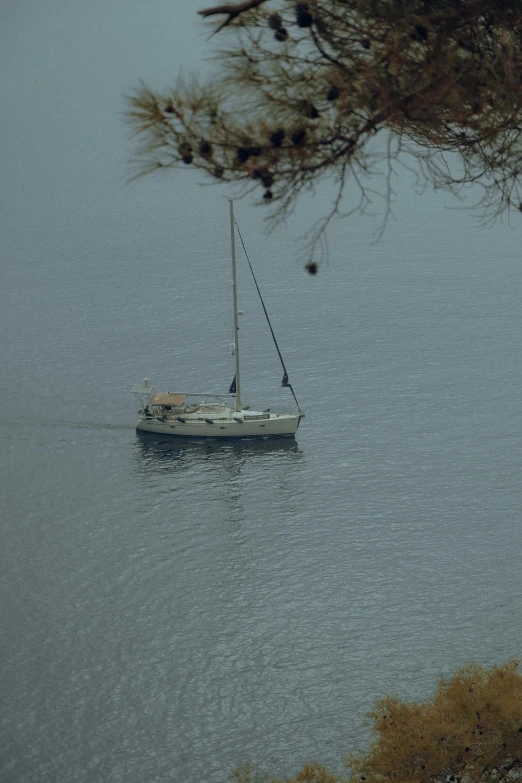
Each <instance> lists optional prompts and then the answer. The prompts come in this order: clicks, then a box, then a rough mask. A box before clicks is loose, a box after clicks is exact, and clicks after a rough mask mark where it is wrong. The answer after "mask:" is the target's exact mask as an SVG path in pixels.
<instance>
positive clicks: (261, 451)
mask: <svg viewBox="0 0 522 783" xmlns="http://www.w3.org/2000/svg"><path fill="white" fill-rule="evenodd" d="M136 440H137V444H138V445H139V447H140V455H141V457H143V458H145V459H146V461H147V462H150V461H153V462H155V463H156V464H163V463H165V462H167V463H168V462H173V461H178V460H183V459H184V458H186V459H187V460H188V461H189V462H193V461H194V460H198V459H203V460H207V459H210V460H212V458H214V457H224V456H227V455H236V456H237V457H241V458H248V457H252V458H256V457H257V458H259V457H266V456H284V455H294V456H295V457H297V458H300V457H301V456H302V451H301V449H300V448H299V445H298V443H297V442H296V440H295V439H294V438H266V439H260V438H252V440H247V439H240V440H239V439H230V440H217V439H211V438H201V439H196V438H180V437H176V438H172V437H170V436H169V435H164V436H161V435H155V434H154V433H150V432H139V431H137V432H136Z"/></svg>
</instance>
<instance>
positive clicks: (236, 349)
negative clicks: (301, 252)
mask: <svg viewBox="0 0 522 783" xmlns="http://www.w3.org/2000/svg"><path fill="white" fill-rule="evenodd" d="M228 202H229V204H230V241H231V243H232V293H233V295H234V354H235V357H236V411H240V410H241V407H242V406H241V385H240V381H239V325H238V322H237V319H238V314H237V281H236V235H235V228H234V200H233V199H231V198H229V200H228Z"/></svg>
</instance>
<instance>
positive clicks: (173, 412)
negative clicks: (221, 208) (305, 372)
mask: <svg viewBox="0 0 522 783" xmlns="http://www.w3.org/2000/svg"><path fill="white" fill-rule="evenodd" d="M229 204H230V238H231V249H232V294H233V307H234V355H235V359H236V372H235V376H234V379H233V381H232V383H231V385H230V388H229V390H228V393H226V394H219V393H218V394H209V393H197V392H170V391H156V390H155V389H154V387H153V384H152V383H151V381H150V380H149V379H148V378H145V379H144V380H143V383H141V384H136V385H135V386H133V388H132V389H131V391H132V393H133V394H134V395H136V397H137V398H138V400H139V403H140V410H139V420H138V424H137V427H136V429H137V430H139V431H141V432H153V433H156V434H160V435H174V436H178V437H185V438H187V437H189V438H267V437H294V436H295V433H296V432H297V429H298V427H299V424H300V422H301V419H302V418H303V417H304V413H303V411H302V410H301V408H300V407H299V403H298V401H297V397H296V395H295V392H294V389H293V387H292V384H291V383H290V381H289V379H288V372H287V370H286V367H285V363H284V361H283V357H282V355H281V351H280V350H279V346H278V344H277V340H276V338H275V334H274V330H273V329H272V325H271V323H270V319H269V317H268V313H267V310H266V307H265V304H264V302H263V298H262V296H261V291H260V290H259V286H258V284H257V280H256V277H255V275H254V270H253V269H252V265H251V263H250V260H249V258H248V254H247V253H246V249H245V245H244V243H243V239H242V237H241V233H240V232H239V228H238V226H237V224H236V221H235V219H234V202H233V199H229ZM236 229H237V232H238V234H239V237H240V239H241V244H242V245H243V249H244V250H245V255H246V258H247V261H248V265H249V267H250V271H251V273H252V277H253V279H254V283H255V286H256V289H257V292H258V294H259V298H260V300H261V304H262V307H263V311H264V313H265V316H266V319H267V321H268V325H269V328H270V332H271V334H272V338H273V340H274V343H275V347H276V350H277V353H278V355H279V359H280V361H281V365H282V368H283V380H282V382H281V385H282V386H285V387H287V388H288V389H289V390H290V392H291V394H292V396H293V398H294V401H295V405H296V409H295V410H293V411H287V412H284V411H275V410H272V409H270V408H266V409H260V410H252V409H251V408H250V407H249V406H243V403H242V400H241V375H240V362H239V327H238V316H239V315H240V312H239V310H238V305H237V280H236V242H235V239H236Z"/></svg>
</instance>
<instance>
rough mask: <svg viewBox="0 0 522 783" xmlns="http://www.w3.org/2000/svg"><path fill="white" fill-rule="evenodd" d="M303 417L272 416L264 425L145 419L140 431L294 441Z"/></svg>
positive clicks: (192, 435) (204, 436) (142, 419)
mask: <svg viewBox="0 0 522 783" xmlns="http://www.w3.org/2000/svg"><path fill="white" fill-rule="evenodd" d="M300 419H301V416H299V415H294V414H279V415H277V414H276V415H271V416H270V418H267V419H263V420H261V421H259V420H255V421H248V420H243V421H237V420H234V419H226V420H223V419H221V420H217V421H215V422H214V424H209V423H207V422H206V421H205V420H194V421H190V420H189V419H188V418H187V419H186V420H185V421H184V422H180V421H177V420H174V421H172V420H170V421H169V420H168V419H167V420H166V421H162V420H161V419H152V418H141V419H140V421H139V422H138V424H137V427H136V429H137V430H139V431H141V432H153V433H156V434H158V435H174V436H178V437H183V438H268V437H285V436H290V437H292V436H293V435H295V433H296V432H297V428H298V426H299V421H300Z"/></svg>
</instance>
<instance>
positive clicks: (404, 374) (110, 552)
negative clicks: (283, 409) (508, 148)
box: [0, 179, 522, 783]
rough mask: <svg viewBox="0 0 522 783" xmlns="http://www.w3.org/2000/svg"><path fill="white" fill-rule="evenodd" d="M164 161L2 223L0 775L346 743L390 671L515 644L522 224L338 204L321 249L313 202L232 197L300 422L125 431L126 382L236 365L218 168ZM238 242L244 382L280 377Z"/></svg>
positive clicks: (101, 773) (421, 675)
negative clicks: (391, 213)
mask: <svg viewBox="0 0 522 783" xmlns="http://www.w3.org/2000/svg"><path fill="white" fill-rule="evenodd" d="M186 182H187V183H189V180H188V179H187V180H186ZM182 184H183V181H182ZM158 187H159V188H160V191H161V188H164V190H163V191H161V192H162V193H164V195H165V199H164V202H163V203H164V206H163V207H162V209H163V212H162V211H161V209H159V211H158V207H157V203H156V204H155V207H154V209H155V211H154V213H153V212H152V209H149V212H147V205H146V198H145V196H144V194H143V192H142V191H140V189H139V188H138V189H131V190H130V191H125V190H124V191H123V193H124V195H123V196H122V199H123V200H122V206H121V211H120V212H118V213H112V214H108V215H104V214H100V215H98V217H97V218H96V219H89V220H86V222H85V225H82V224H76V225H74V226H71V227H70V229H69V230H67V228H66V227H62V230H61V231H59V232H58V231H45V230H44V227H42V226H39V225H37V224H36V225H33V226H32V231H29V230H28V231H26V232H23V231H13V232H12V233H11V243H10V245H8V247H6V248H4V253H3V284H2V287H1V290H0V304H1V306H0V329H1V333H2V336H3V340H2V357H1V366H2V374H1V379H0V389H1V404H2V407H1V415H0V428H1V438H2V440H1V444H2V446H1V461H0V470H1V484H0V486H1V489H0V491H1V507H2V514H3V516H2V526H1V547H0V564H1V567H0V583H1V594H2V602H1V609H0V612H1V624H0V627H1V634H0V653H1V661H2V672H1V693H2V711H1V712H2V714H1V717H0V749H1V753H0V780H1V781H2V783H36V781H42V780H48V781H52V782H53V783H71V782H72V781H78V782H81V783H97V782H98V781H100V782H102V781H103V783H120V781H121V782H123V781H133V783H141V782H142V781H143V783H145V781H147V783H150V782H151V781H158V783H159V782H160V781H161V783H163V781H165V782H166V781H184V783H201V782H202V781H205V783H218V782H221V781H226V780H228V779H229V778H230V775H231V773H232V771H233V769H234V767H236V766H238V765H240V764H241V763H243V762H245V761H246V760H251V762H252V763H253V764H255V765H257V766H258V767H259V768H260V769H261V770H262V771H265V772H267V773H270V774H272V775H276V774H277V775H283V774H290V773H291V772H292V771H294V772H295V771H296V770H297V768H298V767H299V765H300V764H302V763H304V762H305V761H306V760H309V759H316V760H318V761H320V762H323V763H326V764H328V765H330V766H331V768H332V769H336V770H339V769H340V768H341V765H342V759H343V757H344V756H345V754H346V753H348V752H349V751H350V750H353V749H355V748H363V747H365V746H366V744H367V743H368V741H369V738H370V730H369V725H368V721H367V718H366V714H367V712H368V711H369V710H370V708H371V706H372V704H373V702H374V700H375V699H376V698H378V697H379V696H382V695H384V694H389V693H391V694H396V695H399V696H401V697H405V698H410V699H420V698H423V697H426V696H427V695H429V693H430V692H431V691H432V689H433V686H434V684H435V682H436V680H437V679H438V678H439V677H440V676H443V675H448V674H450V673H451V671H453V670H454V669H455V668H456V667H459V666H461V665H464V664H465V663H466V662H468V661H470V660H472V659H474V660H477V661H479V662H480V663H484V664H492V663H501V662H504V661H506V660H509V659H511V658H513V657H517V656H519V655H520V651H521V633H522V623H521V613H522V592H521V587H522V577H521V572H520V549H521V545H522V528H521V510H522V504H521V491H520V468H521V465H522V441H521V431H522V406H521V403H522V395H521V389H522V365H521V362H520V355H521V353H522V318H521V315H522V310H521V308H522V305H521V302H522V270H521V260H520V257H519V248H518V232H517V231H514V230H512V229H510V228H509V227H508V226H507V225H506V224H498V225H496V226H495V227H494V228H493V229H492V230H490V231H482V230H479V229H478V228H477V227H476V225H475V223H473V221H472V220H471V218H469V217H467V216H466V215H464V214H463V213H460V212H454V211H450V210H448V209H447V208H446V206H445V204H444V203H443V201H441V200H437V199H436V198H435V197H434V196H429V195H428V196H427V197H426V198H427V199H428V202H423V201H422V200H418V201H416V200H411V199H410V201H409V202H407V203H406V202H405V205H404V206H403V207H400V208H399V212H398V215H397V220H396V221H392V222H391V223H390V225H389V226H388V229H387V231H386V233H385V235H384V237H383V238H382V239H381V240H380V241H379V242H378V243H377V244H374V243H372V231H373V230H374V229H375V228H376V226H377V225H378V221H377V223H376V222H375V220H374V219H368V220H365V219H360V220H359V222H357V221H352V222H350V223H343V222H340V223H338V224H336V225H335V226H334V228H333V230H332V232H331V233H330V252H329V259H328V261H325V262H324V263H323V264H322V265H321V267H320V270H319V274H318V275H316V276H315V277H311V276H309V275H307V274H306V272H305V271H304V269H303V262H304V261H305V260H306V256H305V254H303V252H302V251H301V250H300V248H299V244H298V237H299V236H300V235H302V233H303V232H304V231H305V230H306V228H307V226H308V225H309V223H310V222H311V221H312V220H313V218H314V217H316V216H318V215H319V214H320V213H321V210H324V209H326V208H327V203H326V201H325V200H324V199H323V200H322V199H321V196H320V195H319V196H318V197H317V198H316V199H315V200H311V201H310V202H307V203H306V204H305V205H304V208H303V212H302V213H301V215H300V217H299V219H296V221H294V223H292V225H291V226H287V227H282V228H281V229H279V230H278V231H277V232H276V233H275V234H272V235H270V236H268V235H267V234H266V233H264V229H263V226H262V222H261V217H262V213H261V212H260V211H259V210H257V209H254V208H252V207H249V206H248V204H247V203H246V202H239V203H238V204H236V213H237V217H238V223H239V225H240V228H241V230H242V233H243V236H244V239H245V242H246V245H247V249H248V250H249V254H250V257H251V260H252V262H253V264H254V267H255V269H256V272H257V276H258V279H259V283H260V286H261V288H262V290H263V292H264V295H265V299H266V304H267V308H268V310H269V313H270V314H271V315H272V318H273V323H274V328H275V331H276V333H277V334H278V337H279V341H280V345H281V349H282V351H283V354H284V357H285V361H286V363H287V366H288V369H289V372H290V376H291V380H292V382H293V384H294V386H295V390H296V393H297V395H298V398H299V400H300V403H301V405H302V407H303V408H304V409H305V411H306V418H305V419H304V421H303V423H302V426H301V428H300V430H299V432H298V437H297V439H296V440H295V441H293V440H266V441H260V442H255V441H250V442H248V441H245V442H219V443H215V442H211V441H181V440H177V439H175V438H170V439H169V438H168V437H163V438H161V437H160V438H157V437H153V436H152V437H143V436H141V437H140V436H138V435H137V433H136V432H135V429H134V428H135V424H136V420H137V416H136V405H135V401H134V400H133V398H132V396H131V394H130V393H129V390H130V387H131V386H132V385H133V384H134V383H135V382H137V381H139V380H141V379H142V378H143V377H145V376H149V377H151V378H152V380H153V381H154V383H155V384H156V385H157V387H158V388H169V389H170V390H181V391H182V390H184V389H188V390H189V391H198V390H200V391H226V390H227V388H228V384H229V383H230V381H231V379H232V376H233V367H234V364H233V363H234V359H233V357H232V355H231V352H232V344H231V343H232V313H231V289H230V251H229V228H228V223H227V220H228V205H227V203H226V200H225V199H224V195H223V193H222V192H220V191H218V190H214V189H210V190H205V189H203V190H201V189H198V188H197V187H196V186H195V185H191V184H190V183H189V184H188V185H187V188H186V190H185V191H184V193H183V194H181V193H180V191H179V190H177V189H176V188H177V187H179V186H176V184H172V183H166V184H164V185H158ZM168 193H171V194H172V201H171V203H170V204H169V203H168V200H167V194H168ZM145 195H146V194H145ZM142 203H143V211H140V210H141V205H142ZM125 210H128V212H126V211H125ZM133 210H134V211H133ZM131 213H132V214H133V215H135V219H134V220H133V222H132V223H131V222H130V221H129V222H128V223H126V222H125V220H126V217H125V215H127V214H131ZM115 226H116V227H115ZM238 257H239V260H240V269H239V288H240V307H241V309H243V310H244V312H245V314H244V316H242V319H241V330H240V332H241V353H242V360H243V364H242V367H243V387H244V396H245V402H246V403H251V404H252V405H258V404H261V405H263V406H266V407H268V405H271V404H283V403H287V404H288V403H290V402H291V398H290V395H289V394H288V392H287V390H285V389H282V388H281V387H280V380H281V377H282V372H281V368H280V366H279V364H278V359H277V355H276V353H275V350H274V348H273V345H272V344H271V342H270V335H269V332H268V329H267V327H266V324H265V323H264V321H263V314H262V311H261V309H260V306H259V303H258V301H257V299H256V296H255V291H254V288H253V285H252V282H251V280H250V279H249V273H248V271H247V269H246V267H245V266H244V264H243V260H242V258H241V255H240V254H239V253H238Z"/></svg>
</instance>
